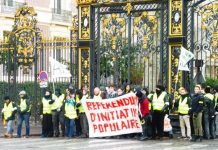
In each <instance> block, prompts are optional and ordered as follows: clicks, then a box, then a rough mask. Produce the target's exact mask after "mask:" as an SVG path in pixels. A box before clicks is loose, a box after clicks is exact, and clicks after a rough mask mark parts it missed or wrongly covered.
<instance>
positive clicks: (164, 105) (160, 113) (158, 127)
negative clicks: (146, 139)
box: [152, 85, 169, 139]
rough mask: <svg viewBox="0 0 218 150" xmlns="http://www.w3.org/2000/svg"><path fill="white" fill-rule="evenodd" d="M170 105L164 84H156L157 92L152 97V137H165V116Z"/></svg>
mask: <svg viewBox="0 0 218 150" xmlns="http://www.w3.org/2000/svg"><path fill="white" fill-rule="evenodd" d="M168 107H169V100H168V95H167V93H166V92H165V88H164V86H162V85H157V86H156V92H155V93H154V95H153V99H152V108H153V113H152V127H153V128H152V134H153V135H152V138H153V139H156V136H158V137H157V138H158V139H161V138H162V137H163V126H164V116H165V113H166V111H167V110H168Z"/></svg>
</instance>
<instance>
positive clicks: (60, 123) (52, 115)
mask: <svg viewBox="0 0 218 150" xmlns="http://www.w3.org/2000/svg"><path fill="white" fill-rule="evenodd" d="M128 93H135V94H136V96H137V98H138V108H139V109H138V110H139V118H140V120H141V125H142V129H143V131H142V133H140V134H127V135H119V136H114V137H110V138H137V139H139V140H142V141H143V140H149V139H162V138H163V137H164V135H167V136H168V137H169V138H173V130H172V127H171V128H170V126H171V125H170V122H169V114H170V113H171V112H174V113H177V114H178V116H179V124H180V129H181V136H179V137H178V138H180V139H186V140H190V141H193V142H195V141H202V139H207V140H209V139H215V138H216V134H215V129H216V128H215V126H216V120H215V119H216V115H217V114H218V113H217V111H218V107H217V99H218V88H211V87H210V86H202V85H196V86H195V88H194V93H189V92H188V90H187V89H186V88H185V87H180V88H179V89H178V95H177V94H174V95H171V94H168V93H167V91H166V89H165V87H164V86H162V85H157V86H156V89H155V91H154V92H150V93H149V91H148V89H147V88H140V87H138V88H135V89H132V88H131V85H129V84H126V85H125V87H124V88H116V87H115V86H113V85H110V86H109V87H107V88H105V89H100V88H99V87H96V88H94V91H93V96H90V95H89V92H88V89H87V88H86V87H84V88H82V89H81V90H75V89H74V88H72V87H69V88H67V89H66V91H61V90H60V89H58V88H57V89H55V91H54V92H51V91H50V90H48V89H46V90H45V92H44V96H43V97H42V99H41V104H40V118H41V121H42V133H41V137H59V136H62V137H69V138H73V137H80V138H88V137H89V128H88V121H87V118H86V114H85V111H84V109H83V107H82V103H81V101H85V100H86V99H88V98H93V99H94V100H95V99H96V100H104V99H110V98H115V97H119V96H122V95H125V94H128ZM19 96H20V99H19V101H18V103H17V104H15V102H13V101H12V100H11V99H10V97H9V96H5V97H4V100H5V103H4V108H3V109H2V116H3V122H4V123H6V125H7V131H6V133H5V137H8V138H12V137H13V132H14V128H13V126H14V120H15V119H16V114H17V116H18V127H17V134H16V137H17V138H20V137H22V133H21V131H22V124H23V121H24V122H25V125H26V134H25V136H24V137H26V138H28V137H29V135H30V125H29V120H30V114H31V107H32V105H31V100H30V99H29V98H28V95H27V93H26V91H21V92H20V93H19Z"/></svg>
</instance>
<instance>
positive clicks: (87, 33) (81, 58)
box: [77, 0, 95, 92]
mask: <svg viewBox="0 0 218 150" xmlns="http://www.w3.org/2000/svg"><path fill="white" fill-rule="evenodd" d="M92 2H95V0H78V1H77V3H78V11H79V12H78V21H79V22H78V27H79V30H78V67H79V68H78V70H79V72H78V88H79V89H80V88H82V87H83V86H86V87H87V88H88V90H89V92H90V91H91V89H93V80H91V78H92V74H93V73H92V70H93V67H92V66H93V64H94V62H93V59H91V58H93V54H94V51H91V49H92V45H93V43H92V42H93V39H92V37H93V33H92V27H93V26H94V25H93V24H92V22H93V21H92V15H91V14H92V6H91V4H92ZM91 68H92V69H91Z"/></svg>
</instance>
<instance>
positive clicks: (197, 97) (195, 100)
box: [191, 94, 204, 114]
mask: <svg viewBox="0 0 218 150" xmlns="http://www.w3.org/2000/svg"><path fill="white" fill-rule="evenodd" d="M203 107H204V96H203V95H202V94H194V95H193V97H192V103H191V112H192V113H193V114H197V113H199V112H203Z"/></svg>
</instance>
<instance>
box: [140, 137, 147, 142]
mask: <svg viewBox="0 0 218 150" xmlns="http://www.w3.org/2000/svg"><path fill="white" fill-rule="evenodd" d="M144 140H148V137H147V136H142V137H140V138H139V141H144Z"/></svg>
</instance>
